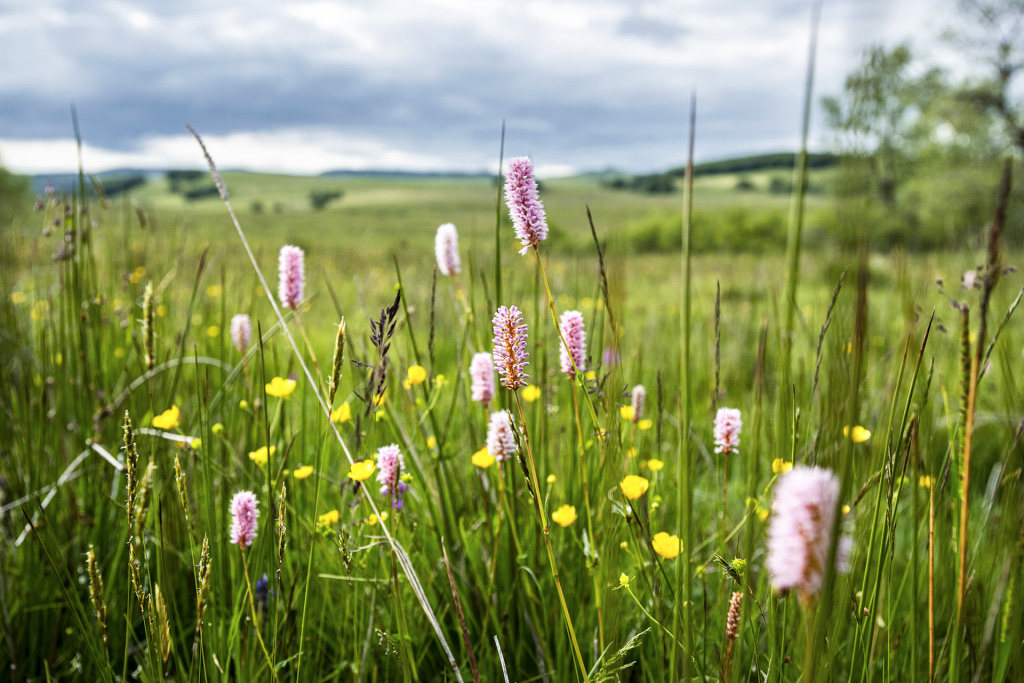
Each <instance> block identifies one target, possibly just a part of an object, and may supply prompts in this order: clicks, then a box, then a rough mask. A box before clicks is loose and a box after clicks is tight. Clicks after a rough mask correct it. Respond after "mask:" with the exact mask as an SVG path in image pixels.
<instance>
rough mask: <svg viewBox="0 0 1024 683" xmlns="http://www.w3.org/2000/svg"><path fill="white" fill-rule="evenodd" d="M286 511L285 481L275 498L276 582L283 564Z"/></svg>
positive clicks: (286, 493)
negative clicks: (279, 493)
mask: <svg viewBox="0 0 1024 683" xmlns="http://www.w3.org/2000/svg"><path fill="white" fill-rule="evenodd" d="M287 512H288V490H287V487H286V486H285V483H284V482H283V481H282V482H281V495H280V496H279V497H278V499H277V583H278V584H280V583H281V566H282V565H283V564H284V550H285V547H286V545H287V543H286V538H287V536H286V532H287V531H288V526H287V525H286V524H285V516H286V513H287Z"/></svg>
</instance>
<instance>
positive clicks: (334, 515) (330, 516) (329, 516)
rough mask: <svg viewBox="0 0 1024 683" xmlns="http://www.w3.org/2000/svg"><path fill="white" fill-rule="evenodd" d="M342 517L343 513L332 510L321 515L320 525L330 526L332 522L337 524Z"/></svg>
mask: <svg viewBox="0 0 1024 683" xmlns="http://www.w3.org/2000/svg"><path fill="white" fill-rule="evenodd" d="M339 519H341V515H339V514H338V511H337V510H331V511H330V512H325V513H324V514H322V515H320V526H330V525H331V524H337V523H338V520H339Z"/></svg>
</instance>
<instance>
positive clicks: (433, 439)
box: [427, 436, 437, 448]
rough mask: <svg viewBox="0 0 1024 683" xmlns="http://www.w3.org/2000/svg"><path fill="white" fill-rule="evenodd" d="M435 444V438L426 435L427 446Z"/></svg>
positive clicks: (431, 446) (430, 446)
mask: <svg viewBox="0 0 1024 683" xmlns="http://www.w3.org/2000/svg"><path fill="white" fill-rule="evenodd" d="M435 446H437V439H435V438H434V437H432V436H428V437H427V448H434V447H435Z"/></svg>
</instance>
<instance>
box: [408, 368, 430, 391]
mask: <svg viewBox="0 0 1024 683" xmlns="http://www.w3.org/2000/svg"><path fill="white" fill-rule="evenodd" d="M408 377H409V384H412V385H415V386H418V385H420V384H423V383H424V382H426V381H427V369H426V368H424V367H423V366H422V365H412V366H410V367H409V370H408Z"/></svg>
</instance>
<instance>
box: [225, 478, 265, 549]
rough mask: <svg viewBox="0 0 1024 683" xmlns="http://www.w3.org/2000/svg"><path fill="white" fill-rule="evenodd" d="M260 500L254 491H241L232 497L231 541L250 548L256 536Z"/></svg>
mask: <svg viewBox="0 0 1024 683" xmlns="http://www.w3.org/2000/svg"><path fill="white" fill-rule="evenodd" d="M258 504H259V503H258V501H257V500H256V494H254V493H253V492H252V491H239V492H238V493H236V494H235V496H234V498H232V499H231V505H230V507H229V509H230V510H231V542H232V543H234V544H235V545H237V546H240V547H242V548H248V547H249V546H250V545H252V541H253V539H254V538H256V520H257V519H259V516H260V511H259V510H258V509H257V506H258Z"/></svg>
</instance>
